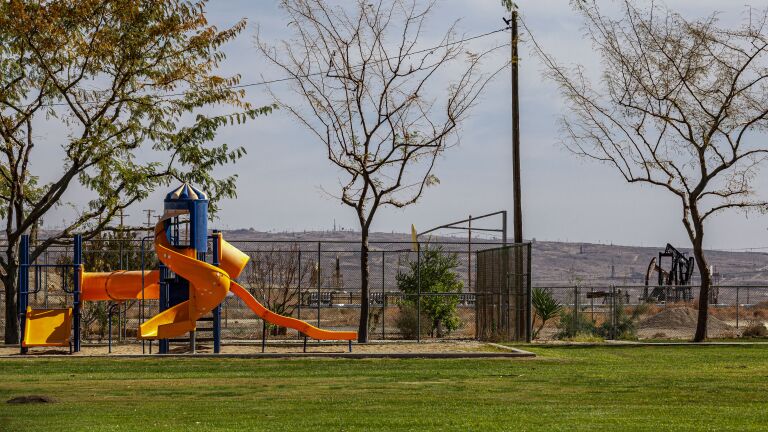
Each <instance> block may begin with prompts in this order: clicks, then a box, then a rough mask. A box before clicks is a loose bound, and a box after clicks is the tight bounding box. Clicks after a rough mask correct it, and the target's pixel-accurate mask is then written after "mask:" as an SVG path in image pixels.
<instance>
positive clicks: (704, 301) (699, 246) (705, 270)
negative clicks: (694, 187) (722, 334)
mask: <svg viewBox="0 0 768 432" xmlns="http://www.w3.org/2000/svg"><path fill="white" fill-rule="evenodd" d="M697 225H701V223H700V222H699V223H697ZM697 231H699V232H703V230H700V229H699V228H698V227H697ZM693 256H694V258H696V266H697V267H698V269H699V274H700V275H701V288H700V289H699V316H698V321H697V322H696V335H694V337H693V341H694V342H702V341H703V340H704V339H706V338H707V319H708V318H709V289H710V286H711V285H712V278H711V275H710V274H709V266H708V265H707V259H706V258H705V257H704V245H703V242H702V240H701V237H699V238H698V239H697V240H695V241H694V242H693Z"/></svg>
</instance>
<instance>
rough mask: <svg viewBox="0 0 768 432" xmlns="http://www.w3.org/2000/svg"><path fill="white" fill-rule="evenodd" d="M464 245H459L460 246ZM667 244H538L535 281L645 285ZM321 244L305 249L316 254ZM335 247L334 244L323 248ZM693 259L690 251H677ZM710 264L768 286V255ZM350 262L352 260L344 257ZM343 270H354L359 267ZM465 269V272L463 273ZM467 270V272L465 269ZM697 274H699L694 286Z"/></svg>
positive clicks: (723, 257) (392, 239)
mask: <svg viewBox="0 0 768 432" xmlns="http://www.w3.org/2000/svg"><path fill="white" fill-rule="evenodd" d="M224 235H225V237H226V238H227V239H230V240H233V241H237V240H240V241H243V240H251V241H254V240H257V241H260V242H269V241H279V242H282V241H288V242H295V241H299V242H317V241H321V242H352V243H351V244H349V245H345V244H338V245H336V246H335V249H334V250H348V251H355V250H358V249H359V248H358V247H357V245H356V244H354V242H357V241H359V238H360V234H359V233H358V232H354V231H306V232H281V233H275V232H260V231H253V230H229V231H225V233H224ZM410 241H411V236H410V235H409V234H405V233H380V232H378V233H372V234H371V246H372V249H374V250H382V249H383V250H400V249H408V248H409V247H410ZM430 241H432V242H433V243H437V242H447V243H448V244H447V245H446V247H447V248H450V249H453V250H459V251H465V250H466V244H461V243H466V237H464V238H459V237H445V236H443V237H440V236H438V237H431V238H430ZM457 242H458V243H459V244H455V243H457ZM473 242H476V243H477V244H476V245H475V246H474V247H473V250H478V249H484V248H491V247H494V246H495V245H496V244H498V243H499V242H491V241H488V240H483V239H473ZM664 246H665V245H659V246H658V247H638V246H619V245H605V244H594V243H564V242H548V241H536V242H534V245H533V250H532V271H533V283H534V285H538V286H547V285H551V286H560V285H572V284H574V283H581V284H585V285H610V284H616V285H641V284H643V283H644V281H645V272H646V269H647V268H648V264H649V262H650V260H651V258H653V257H655V256H657V255H658V253H659V252H660V251H662V250H663V249H664ZM675 246H676V247H677V246H682V245H675ZM312 247H314V248H315V249H316V246H309V245H303V246H302V249H308V250H311V248H312ZM327 248H330V246H329V245H325V246H323V249H324V250H325V249H327ZM678 250H680V251H681V252H684V253H688V254H689V255H690V248H684V247H678ZM707 257H708V259H709V264H710V265H713V266H714V270H715V276H716V279H717V280H718V281H719V283H720V284H722V285H736V284H746V285H768V253H759V252H723V251H708V252H707ZM343 259H344V260H345V261H346V260H350V259H352V256H346V255H344V256H343ZM343 264H347V265H344V267H347V266H349V267H354V265H355V264H356V263H352V262H349V263H343ZM460 271H461V270H460ZM464 271H465V270H464ZM697 279H698V271H696V272H695V273H694V282H695V280H697Z"/></svg>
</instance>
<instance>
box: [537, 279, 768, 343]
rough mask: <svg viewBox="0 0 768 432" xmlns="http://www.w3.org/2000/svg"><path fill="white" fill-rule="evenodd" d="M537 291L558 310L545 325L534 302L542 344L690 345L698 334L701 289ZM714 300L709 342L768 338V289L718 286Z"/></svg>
mask: <svg viewBox="0 0 768 432" xmlns="http://www.w3.org/2000/svg"><path fill="white" fill-rule="evenodd" d="M533 290H534V299H536V297H537V296H536V294H537V293H536V291H538V292H539V293H545V294H544V297H545V298H546V297H550V298H551V299H553V300H555V302H556V304H558V305H559V308H557V310H556V312H555V313H554V314H552V315H553V316H551V317H550V318H549V319H547V320H546V321H544V320H542V315H547V314H546V313H545V314H542V313H537V309H538V308H537V307H536V306H537V305H536V303H537V302H536V301H534V315H535V316H534V320H533V331H534V336H535V339H538V340H577V341H578V340H581V341H591V340H599V339H624V340H676V339H680V340H690V339H692V338H693V336H694V334H695V332H696V324H697V322H698V309H699V308H698V294H699V287H698V286H687V287H668V286H664V287H646V286H616V285H610V286H588V287H585V286H572V287H564V286H558V287H536V288H533ZM649 294H652V295H649ZM709 297H710V298H709V308H708V319H707V321H708V323H707V336H708V337H709V338H713V339H731V338H750V337H766V336H768V286H714V287H712V292H711V293H710V296H709ZM541 303H543V304H545V305H546V302H545V301H541ZM539 308H541V306H540V307H539ZM544 308H546V306H544ZM550 309H551V308H550Z"/></svg>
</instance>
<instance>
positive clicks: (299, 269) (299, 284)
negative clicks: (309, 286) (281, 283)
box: [296, 245, 303, 319]
mask: <svg viewBox="0 0 768 432" xmlns="http://www.w3.org/2000/svg"><path fill="white" fill-rule="evenodd" d="M298 248H299V266H298V268H297V270H296V271H297V276H298V286H297V287H296V288H297V289H298V290H299V306H298V314H299V316H298V318H299V319H301V303H302V301H303V299H302V297H301V276H302V272H301V246H300V245H299V246H298Z"/></svg>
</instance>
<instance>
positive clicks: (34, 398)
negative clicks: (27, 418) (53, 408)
mask: <svg viewBox="0 0 768 432" xmlns="http://www.w3.org/2000/svg"><path fill="white" fill-rule="evenodd" d="M53 402H54V400H53V398H52V397H49V396H41V395H29V396H17V397H15V398H10V399H8V400H7V401H6V403H9V404H38V403H53Z"/></svg>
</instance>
